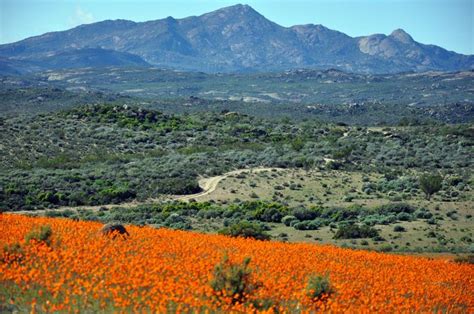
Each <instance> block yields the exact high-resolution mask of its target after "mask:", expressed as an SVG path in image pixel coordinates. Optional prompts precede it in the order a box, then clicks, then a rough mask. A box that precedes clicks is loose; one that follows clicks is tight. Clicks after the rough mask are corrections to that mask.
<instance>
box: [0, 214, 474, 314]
mask: <svg viewBox="0 0 474 314" xmlns="http://www.w3.org/2000/svg"><path fill="white" fill-rule="evenodd" d="M41 225H50V226H51V230H52V236H51V243H50V244H49V245H48V244H45V243H42V242H35V241H29V242H27V241H26V240H25V236H26V234H28V233H29V232H30V231H31V230H32V229H33V230H34V228H37V227H39V226H41ZM101 227H102V224H100V223H97V222H84V221H72V220H67V219H58V218H42V217H36V218H33V217H27V216H21V215H11V214H3V215H0V245H1V248H3V247H4V246H5V245H12V244H14V243H19V244H20V247H21V250H20V252H19V253H12V252H10V253H8V252H7V251H6V250H5V249H4V250H3V251H1V252H2V253H1V254H2V256H1V257H0V281H1V282H0V286H1V288H0V303H1V304H3V306H4V308H7V306H23V307H20V309H27V310H28V311H32V312H34V311H39V312H49V311H51V312H54V311H65V312H75V311H93V312H100V311H104V312H108V311H118V312H136V311H138V312H145V311H146V312H160V313H162V312H198V311H199V312H253V311H267V312H292V313H294V312H300V313H307V312H317V311H324V312H335V313H340V312H348V313H369V312H387V313H395V312H397V313H400V312H403V313H408V312H409V313H420V312H448V313H473V312H474V266H472V265H469V264H457V263H454V262H450V261H444V260H429V259H426V258H422V257H410V256H398V255H393V254H383V253H376V252H368V251H357V250H350V249H342V248H337V247H334V246H323V245H314V244H303V243H282V242H274V241H256V240H250V239H241V238H229V237H225V236H220V235H206V234H200V233H195V232H185V231H174V230H168V229H153V228H149V227H138V226H126V227H127V230H128V232H129V233H130V236H128V237H127V238H115V239H112V238H111V237H106V236H103V235H101V234H100V232H99V230H100V228H101ZM224 255H227V256H228V257H229V259H230V260H231V261H232V262H235V263H241V262H242V261H243V260H244V259H245V258H246V257H249V258H250V259H251V260H250V264H249V268H250V270H251V273H250V279H249V280H250V281H251V282H252V283H253V286H254V289H253V290H252V291H251V292H249V293H248V295H245V296H243V297H242V298H240V299H239V300H241V301H240V302H239V301H237V302H235V300H234V299H232V298H229V297H226V296H223V295H222V293H220V292H216V291H215V290H214V289H213V288H212V287H211V285H210V282H211V281H212V279H213V278H212V277H213V273H214V269H215V265H217V264H219V263H220V262H221V261H222V259H223V256H224ZM314 274H328V275H329V280H330V283H331V286H332V289H333V292H332V293H331V294H329V295H323V296H322V297H321V298H317V299H311V298H310V297H309V296H308V293H307V289H306V286H307V283H308V278H309V277H310V276H312V275H314Z"/></svg>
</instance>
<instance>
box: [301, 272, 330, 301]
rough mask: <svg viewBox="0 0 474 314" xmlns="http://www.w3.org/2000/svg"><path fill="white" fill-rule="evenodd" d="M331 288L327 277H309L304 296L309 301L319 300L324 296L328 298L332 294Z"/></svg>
mask: <svg viewBox="0 0 474 314" xmlns="http://www.w3.org/2000/svg"><path fill="white" fill-rule="evenodd" d="M333 292H334V291H333V288H332V286H331V283H330V281H329V275H328V274H326V275H324V276H320V275H311V276H310V277H309V279H308V283H307V285H306V295H307V296H308V297H309V298H310V299H313V300H315V299H321V298H322V297H324V296H329V295H331V294H332V293H333Z"/></svg>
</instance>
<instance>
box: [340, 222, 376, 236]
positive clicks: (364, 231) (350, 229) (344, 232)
mask: <svg viewBox="0 0 474 314" xmlns="http://www.w3.org/2000/svg"><path fill="white" fill-rule="evenodd" d="M378 235H379V232H378V231H377V229H374V228H372V227H369V226H366V225H362V226H358V225H355V224H353V225H341V226H339V228H338V229H337V232H336V234H335V235H334V239H359V238H373V237H376V236H378Z"/></svg>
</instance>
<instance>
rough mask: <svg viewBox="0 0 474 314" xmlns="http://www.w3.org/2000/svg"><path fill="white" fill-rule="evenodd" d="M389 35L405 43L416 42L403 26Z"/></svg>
mask: <svg viewBox="0 0 474 314" xmlns="http://www.w3.org/2000/svg"><path fill="white" fill-rule="evenodd" d="M389 37H392V38H393V39H395V40H397V41H400V42H402V43H405V44H408V43H412V42H414V40H413V38H412V37H411V36H410V35H409V34H408V33H407V32H405V31H404V30H403V29H401V28H398V29H396V30H394V31H393V32H392V33H391V34H390V36H389Z"/></svg>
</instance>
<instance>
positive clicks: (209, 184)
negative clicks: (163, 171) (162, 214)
mask: <svg viewBox="0 0 474 314" xmlns="http://www.w3.org/2000/svg"><path fill="white" fill-rule="evenodd" d="M272 170H277V171H281V170H284V169H283V168H275V167H272V168H246V169H238V170H233V171H229V172H226V173H224V174H221V175H219V176H214V177H209V178H201V179H200V180H199V182H198V184H199V186H200V187H201V189H202V191H201V192H199V193H195V194H187V195H164V196H163V197H162V198H151V199H148V200H146V201H142V202H139V201H131V202H127V203H121V204H106V205H92V206H64V207H59V208H55V209H53V210H54V211H65V210H77V209H82V208H84V209H89V210H99V209H100V208H103V207H105V208H111V207H125V208H129V207H134V206H138V205H142V204H150V203H154V202H158V201H161V200H169V199H172V200H177V201H189V200H191V199H196V198H199V197H202V196H205V195H208V194H210V193H212V192H214V191H215V190H216V188H217V186H218V184H219V182H221V181H222V180H224V179H225V178H227V177H229V176H233V175H238V174H241V173H244V172H247V173H257V172H263V171H272ZM45 210H46V209H38V210H21V211H7V212H10V213H16V214H32V213H35V212H43V211H45Z"/></svg>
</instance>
